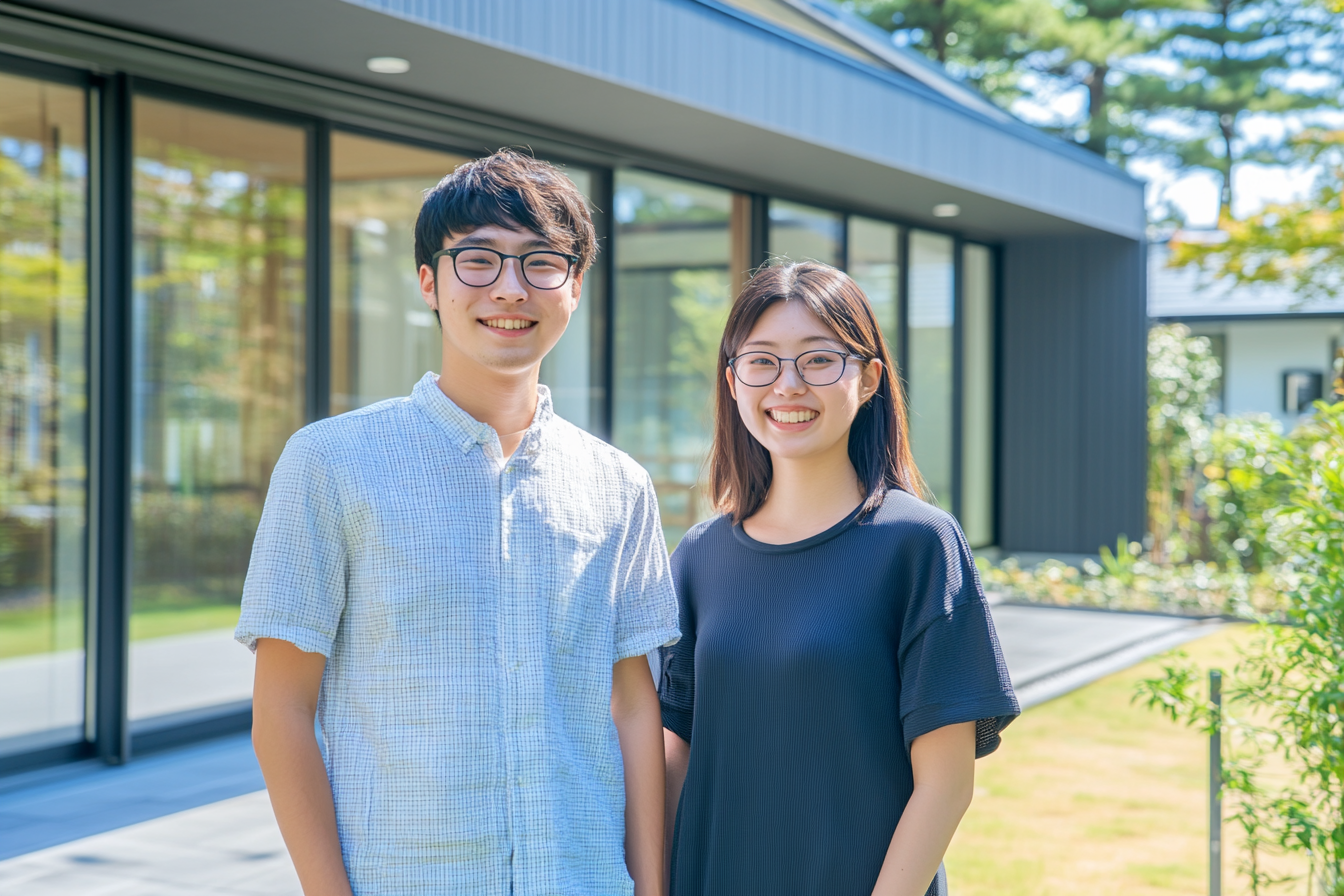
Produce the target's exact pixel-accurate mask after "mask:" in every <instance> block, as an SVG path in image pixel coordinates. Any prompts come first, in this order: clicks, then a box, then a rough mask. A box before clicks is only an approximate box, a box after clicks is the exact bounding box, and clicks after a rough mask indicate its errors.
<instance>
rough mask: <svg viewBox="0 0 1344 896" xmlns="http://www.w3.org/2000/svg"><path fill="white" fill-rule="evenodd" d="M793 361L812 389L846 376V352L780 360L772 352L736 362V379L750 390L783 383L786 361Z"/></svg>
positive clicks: (740, 357)
mask: <svg viewBox="0 0 1344 896" xmlns="http://www.w3.org/2000/svg"><path fill="white" fill-rule="evenodd" d="M789 360H792V361H793V364H794V366H795V367H796V368H797V369H798V376H800V377H801V378H802V380H803V382H805V383H807V384H808V385H809V386H829V385H831V384H832V383H835V382H838V381H839V380H840V377H841V376H843V375H844V372H845V354H844V352H834V351H828V350H824V349H822V350H818V351H812V352H803V353H802V354H801V355H799V356H798V357H797V358H792V359H790V358H780V357H777V356H776V355H773V354H771V353H770V352H747V353H746V354H744V355H738V357H737V360H736V361H734V362H733V375H734V376H736V377H737V378H738V380H739V381H741V382H742V383H743V384H744V385H747V386H768V385H770V384H771V383H773V382H774V381H775V380H777V379H779V374H780V372H781V371H782V370H783V369H784V363H783V362H784V361H789Z"/></svg>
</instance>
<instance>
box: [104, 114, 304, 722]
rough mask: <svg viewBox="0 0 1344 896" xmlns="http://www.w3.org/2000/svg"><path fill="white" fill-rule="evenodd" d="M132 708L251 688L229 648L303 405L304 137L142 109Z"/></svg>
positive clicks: (187, 704)
mask: <svg viewBox="0 0 1344 896" xmlns="http://www.w3.org/2000/svg"><path fill="white" fill-rule="evenodd" d="M134 140H135V144H134V145H135V160H134V175H133V178H134V180H133V185H134V203H135V205H134V226H135V247H134V260H133V261H134V268H133V270H134V297H133V317H132V326H133V337H132V338H133V350H132V365H133V370H132V390H133V396H132V415H133V416H132V445H131V450H132V459H131V475H132V498H131V500H132V520H133V525H134V549H133V556H132V573H131V574H132V600H133V603H132V615H131V642H132V643H131V654H130V700H129V703H130V716H131V718H132V719H143V718H146V717H151V716H165V715H168V714H173V713H181V712H185V711H191V710H199V709H201V708H204V707H213V706H218V705H220V704H226V703H231V702H234V701H240V702H241V701H245V700H247V699H248V698H249V696H250V694H251V686H252V659H251V655H250V654H249V653H248V652H247V651H246V650H242V649H241V648H239V647H238V645H237V644H235V643H234V642H233V638H232V628H233V626H234V625H235V624H236V622H237V619H238V606H239V599H240V595H241V593H242V585H243V577H244V575H245V574H246V571H247V563H248V557H249V554H250V551H251V546H252V538H253V535H254V533H255V532H256V527H257V521H258V519H259V517H260V514H261V507H262V502H263V500H264V498H265V493H266V487H267V484H268V483H269V481H270V478H271V470H272V468H273V467H274V465H275V462H276V460H277V459H278V458H279V455H280V451H281V449H282V448H283V447H284V444H285V440H286V439H287V438H288V437H289V436H290V434H292V433H293V432H294V431H295V430H296V429H298V428H299V427H300V426H301V425H302V424H303V422H304V417H305V409H304V408H305V401H304V396H305V394H306V389H305V329H306V324H305V320H306V308H305V305H306V301H305V297H306V284H305V258H306V241H305V232H306V230H305V225H306V221H305V216H306V205H307V199H306V188H305V161H304V160H305V155H306V153H305V149H306V147H305V133H304V130H303V129H302V128H299V127H292V126H288V125H284V124H278V123H274V122H270V121H262V120H257V119H252V118H245V117H241V116H238V115H232V114H226V113H223V112H217V111H212V110H208V109H203V108H197V107H194V106H187V105H180V104H177V103H171V102H165V101H162V100H158V99H152V98H148V97H137V98H136V101H135V107H134Z"/></svg>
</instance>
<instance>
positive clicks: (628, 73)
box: [346, 0, 1144, 238]
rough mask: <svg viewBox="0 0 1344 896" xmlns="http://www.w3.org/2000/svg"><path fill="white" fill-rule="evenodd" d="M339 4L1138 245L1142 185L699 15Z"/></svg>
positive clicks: (764, 35) (584, 2)
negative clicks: (1135, 240)
mask: <svg viewBox="0 0 1344 896" xmlns="http://www.w3.org/2000/svg"><path fill="white" fill-rule="evenodd" d="M346 2H349V3H351V4H353V5H356V6H360V7H363V8H366V9H371V10H376V11H379V12H383V13H386V14H388V15H391V16H395V17H397V18H401V19H404V20H406V21H410V22H414V23H417V24H420V25H425V26H428V27H432V28H435V29H438V30H440V31H444V32H447V33H450V34H454V35H457V36H460V37H464V38H467V39H470V40H473V41H476V42H480V43H483V44H487V45H492V46H496V47H499V48H501V49H505V50H508V51H510V52H512V53H516V54H519V55H523V56H527V57H530V58H533V59H537V60H541V61H544V62H546V63H548V64H551V65H556V66H560V67H563V68H565V69H568V70H570V71H575V72H580V73H583V74H587V75H590V76H594V77H597V78H601V79H603V80H606V81H610V82H614V83H617V84H621V85H624V86H628V87H631V88H634V89H637V90H639V91H641V92H644V93H648V94H651V95H654V96H658V97H661V98H664V99H668V100H673V101H676V102H679V103H683V104H686V105H689V106H692V107H695V108H699V109H703V110H705V111H707V112H712V113H715V114H717V115H720V116H723V117H726V118H730V119H733V120H736V121H742V122H747V123H750V124H753V125H755V126H757V127H762V128H765V129H768V130H771V131H774V132H777V133H781V134H785V135H788V136H791V137H794V138H797V139H803V140H807V141H809V142H811V143H814V144H816V145H820V146H824V147H829V148H832V149H836V150H839V151H841V152H844V153H847V154H850V155H853V156H857V157H860V158H865V159H869V160H872V161H875V162H878V163H881V164H885V165H889V166H891V167H893V168H897V169H899V170H901V171H905V172H909V173H912V174H916V175H919V176H921V177H926V178H929V179H931V180H935V181H938V182H941V183H944V184H947V185H949V186H953V187H960V188H963V189H966V190H970V191H973V192H976V193H980V194H983V195H986V196H992V197H994V198H997V199H1002V200H1004V201H1007V202H1011V203H1014V204H1016V205H1020V206H1022V207H1025V208H1030V209H1034V210H1037V211H1041V212H1045V213H1047V214H1051V215H1055V216H1058V217H1060V218H1064V219H1066V220H1072V221H1076V222H1078V223H1081V224H1084V225H1087V226H1090V227H1095V228H1097V229H1099V230H1102V231H1105V232H1110V233H1119V234H1122V235H1125V236H1129V237H1134V238H1138V237H1139V236H1141V235H1142V232H1143V226H1144V217H1143V214H1144V213H1143V188H1142V185H1141V184H1139V183H1138V182H1137V181H1134V180H1132V179H1130V178H1129V177H1128V176H1126V175H1124V174H1123V173H1121V172H1119V171H1118V170H1115V169H1112V168H1109V166H1106V165H1105V164H1104V163H1102V162H1100V161H1099V160H1097V159H1095V158H1090V157H1088V156H1087V155H1085V154H1084V153H1083V152H1082V151H1080V150H1077V149H1075V148H1073V147H1070V146H1067V145H1065V144H1063V143H1059V144H1058V145H1051V144H1049V143H1047V142H1043V141H1042V138H1041V137H1040V135H1038V134H1034V133H1030V132H1029V131H1028V130H1027V129H1026V126H1025V125H1019V124H1013V125H1004V124H1002V123H999V122H994V121H990V120H988V119H986V118H984V117H982V116H980V115H978V114H976V113H973V112H971V111H970V110H967V109H965V108H963V107H960V106H957V105H956V104H953V103H951V102H950V101H947V100H945V99H943V98H941V97H937V96H931V95H930V91H928V89H927V88H924V87H923V86H922V85H918V84H915V83H914V82H911V81H909V79H906V78H903V77H902V76H899V75H896V74H893V73H889V72H884V71H881V70H878V69H875V68H869V67H866V66H863V65H860V64H857V63H855V62H853V61H852V60H849V59H846V58H843V57H840V56H839V55H838V54H835V53H833V52H831V51H828V50H826V49H824V48H820V47H817V46H814V45H812V44H809V43H806V42H800V41H798V40H792V39H785V38H782V37H781V36H780V35H779V34H778V33H777V32H776V31H774V30H771V29H770V28H767V27H761V26H759V25H757V24H753V23H752V22H750V21H746V20H743V19H742V18H740V17H738V16H736V15H733V14H730V13H729V12H726V11H724V10H721V9H718V8H716V7H715V6H714V5H711V4H705V3H698V2H692V0H499V2H493V3H477V2H470V3H469V2H462V0H346ZM482 86H484V85H482ZM576 101H580V102H581V100H579V98H577V97H576Z"/></svg>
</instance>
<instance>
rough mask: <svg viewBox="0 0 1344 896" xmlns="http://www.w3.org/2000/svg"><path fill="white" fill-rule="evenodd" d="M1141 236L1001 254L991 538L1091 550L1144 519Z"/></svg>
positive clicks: (1026, 246)
mask: <svg viewBox="0 0 1344 896" xmlns="http://www.w3.org/2000/svg"><path fill="white" fill-rule="evenodd" d="M1144 270H1145V259H1144V251H1143V244H1142V243H1141V242H1138V241H1133V240H1122V239H1116V238H1111V237H1100V236H1098V237H1067V238H1051V239H1031V240H1019V241H1014V242H1010V243H1008V244H1007V245H1005V246H1004V257H1003V278H1004V283H1003V306H1004V307H1003V317H1002V319H1003V333H1002V343H1001V352H1002V362H1001V363H1002V367H1001V371H1002V376H1003V390H1002V395H1003V407H1002V410H1001V414H1000V447H1001V455H1000V457H1001V459H1000V480H999V481H1000V500H999V543H1000V545H1001V546H1002V547H1003V548H1005V549H1008V550H1019V551H1060V552H1070V553H1095V552H1096V551H1097V549H1098V548H1099V547H1100V546H1101V545H1103V544H1109V545H1113V544H1114V543H1115V540H1116V537H1117V536H1119V535H1122V534H1123V535H1127V536H1128V537H1129V538H1131V539H1137V538H1141V537H1142V536H1143V533H1144V529H1145V525H1144V523H1145V519H1144V517H1145V505H1144V500H1145V499H1144V490H1145V482H1146V470H1147V440H1146V431H1145V427H1146V423H1145V421H1146V414H1145V401H1146V386H1145V377H1146V357H1147V354H1146V338H1147V337H1146V318H1145V286H1144V281H1145V277H1144Z"/></svg>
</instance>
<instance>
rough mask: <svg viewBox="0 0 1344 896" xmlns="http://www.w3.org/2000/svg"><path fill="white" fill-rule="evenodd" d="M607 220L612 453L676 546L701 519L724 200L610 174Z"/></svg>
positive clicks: (730, 282)
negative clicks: (631, 462)
mask: <svg viewBox="0 0 1344 896" xmlns="http://www.w3.org/2000/svg"><path fill="white" fill-rule="evenodd" d="M739 205H740V203H739ZM614 211H615V218H616V259H615V262H616V264H615V267H616V283H615V303H614V313H615V330H616V332H615V343H616V344H615V358H614V367H615V372H614V376H613V382H612V387H613V389H614V420H613V427H612V428H613V433H614V437H615V442H616V444H617V446H619V447H620V448H622V449H624V450H625V451H628V452H629V453H630V454H631V455H632V456H634V458H635V459H636V460H638V461H639V462H640V463H641V464H643V465H644V467H645V468H646V469H648V471H649V473H650V475H651V476H652V477H653V481H654V485H655V487H656V488H657V489H658V502H659V506H660V508H661V510H662V514H663V530H664V532H665V533H666V535H667V538H668V541H669V543H675V542H676V541H677V540H678V539H680V538H681V536H682V535H683V534H684V533H685V532H686V530H687V529H688V528H689V527H690V526H692V525H694V524H695V523H696V522H697V521H699V520H701V519H704V518H705V517H706V516H707V515H708V514H709V512H710V511H709V505H708V500H707V497H706V494H705V490H704V481H705V480H704V475H705V472H706V468H705V458H706V454H707V452H708V450H709V445H710V441H711V436H712V432H713V428H712V411H713V400H714V398H713V396H714V378H715V376H716V370H717V358H718V349H719V339H720V338H721V337H722V335H723V325H724V323H725V321H726V320H727V317H728V307H729V304H730V302H731V300H732V293H733V290H734V288H735V287H736V285H737V280H738V277H739V276H740V274H738V273H735V272H734V270H733V264H734V258H733V245H734V241H733V226H732V223H733V220H734V216H733V194H732V193H730V192H729V191H727V190H721V189H717V188H714V187H709V186H704V185H702V184H696V183H692V182H689V181H683V180H678V179H675V178H670V177H662V176H660V175H655V174H649V173H646V172H641V171H619V172H617V174H616V193H615V202H614ZM743 217H744V216H742V215H740V214H739V215H738V216H737V218H738V219H739V220H740V219H742V218H743Z"/></svg>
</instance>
